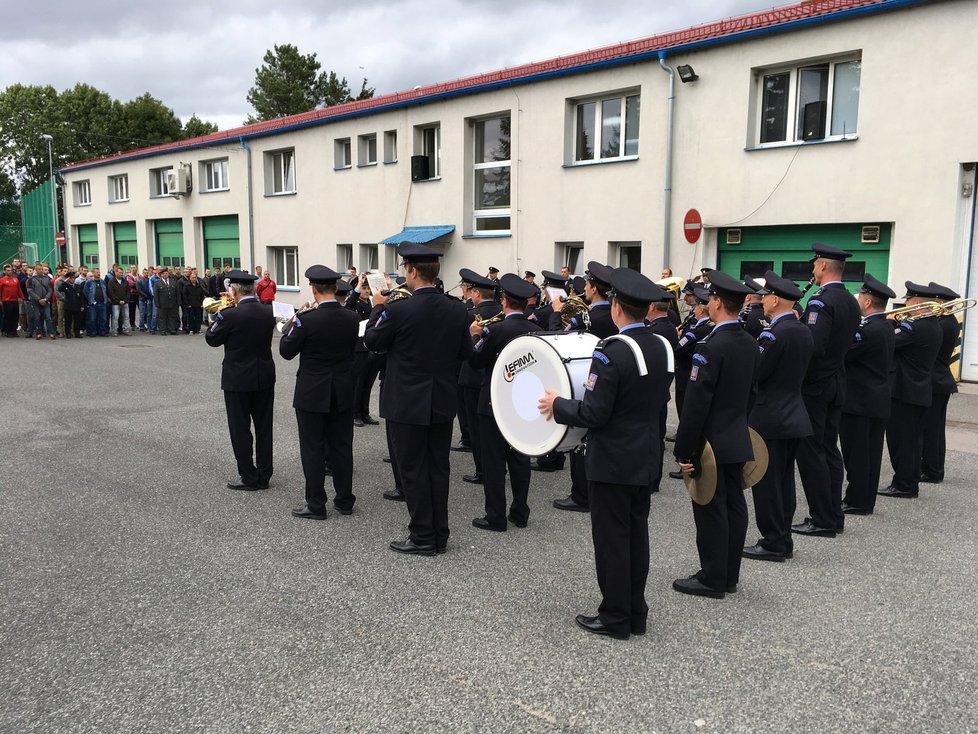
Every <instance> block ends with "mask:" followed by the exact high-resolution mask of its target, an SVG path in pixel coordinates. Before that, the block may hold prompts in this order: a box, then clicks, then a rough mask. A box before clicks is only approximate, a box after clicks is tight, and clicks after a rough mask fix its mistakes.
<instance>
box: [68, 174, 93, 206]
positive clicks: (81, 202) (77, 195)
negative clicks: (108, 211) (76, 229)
mask: <svg viewBox="0 0 978 734" xmlns="http://www.w3.org/2000/svg"><path fill="white" fill-rule="evenodd" d="M71 190H72V204H73V205H74V206H91V205H92V180H91V179H90V178H86V179H85V180H84V181H75V182H74V183H73V184H72V185H71ZM82 193H84V194H85V196H84V197H83V196H81V194H82Z"/></svg>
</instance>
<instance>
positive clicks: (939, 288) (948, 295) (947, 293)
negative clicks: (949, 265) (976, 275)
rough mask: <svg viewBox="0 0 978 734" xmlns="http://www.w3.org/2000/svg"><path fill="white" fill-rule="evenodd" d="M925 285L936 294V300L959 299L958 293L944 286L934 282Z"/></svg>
mask: <svg viewBox="0 0 978 734" xmlns="http://www.w3.org/2000/svg"><path fill="white" fill-rule="evenodd" d="M927 285H928V287H930V289H931V290H932V291H934V293H936V294H937V297H938V298H943V299H944V300H945V301H956V300H957V299H959V298H961V295H960V294H959V293H955V292H954V291H952V290H951V289H950V288H948V287H947V286H946V285H941V284H940V283H935V282H934V281H931V282H930V283H928V284H927Z"/></svg>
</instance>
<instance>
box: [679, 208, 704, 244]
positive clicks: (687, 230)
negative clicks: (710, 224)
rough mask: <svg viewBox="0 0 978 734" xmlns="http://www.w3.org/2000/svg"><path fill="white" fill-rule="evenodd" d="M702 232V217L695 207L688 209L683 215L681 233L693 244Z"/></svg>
mask: <svg viewBox="0 0 978 734" xmlns="http://www.w3.org/2000/svg"><path fill="white" fill-rule="evenodd" d="M702 232H703V217H701V216H700V213H699V212H698V211H696V210H695V209H690V210H689V211H688V212H686V216H685V217H683V234H684V235H686V241H687V242H688V243H689V244H691V245H692V244H695V243H696V241H697V240H699V238H700V234H701V233H702Z"/></svg>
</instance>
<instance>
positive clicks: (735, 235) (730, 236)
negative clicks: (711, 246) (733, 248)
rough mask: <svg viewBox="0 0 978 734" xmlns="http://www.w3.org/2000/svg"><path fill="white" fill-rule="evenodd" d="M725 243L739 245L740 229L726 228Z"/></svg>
mask: <svg viewBox="0 0 978 734" xmlns="http://www.w3.org/2000/svg"><path fill="white" fill-rule="evenodd" d="M727 244H728V245H739V244H740V230H739V229H728V230H727Z"/></svg>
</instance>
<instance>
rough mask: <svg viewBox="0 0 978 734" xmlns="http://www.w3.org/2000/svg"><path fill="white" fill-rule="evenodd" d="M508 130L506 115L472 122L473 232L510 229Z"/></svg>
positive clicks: (508, 119) (504, 231) (508, 123)
mask: <svg viewBox="0 0 978 734" xmlns="http://www.w3.org/2000/svg"><path fill="white" fill-rule="evenodd" d="M509 131H510V117H509V115H502V116H500V117H491V118H488V119H485V120H477V121H476V122H475V126H474V135H473V136H472V138H473V142H474V143H475V150H474V155H473V158H472V160H473V187H472V190H473V194H474V198H473V204H472V213H473V217H474V220H475V223H474V230H475V232H476V234H479V233H490V232H492V233H508V232H509V231H510V188H511V187H510V179H511V177H510V169H511V161H510V137H509Z"/></svg>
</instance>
